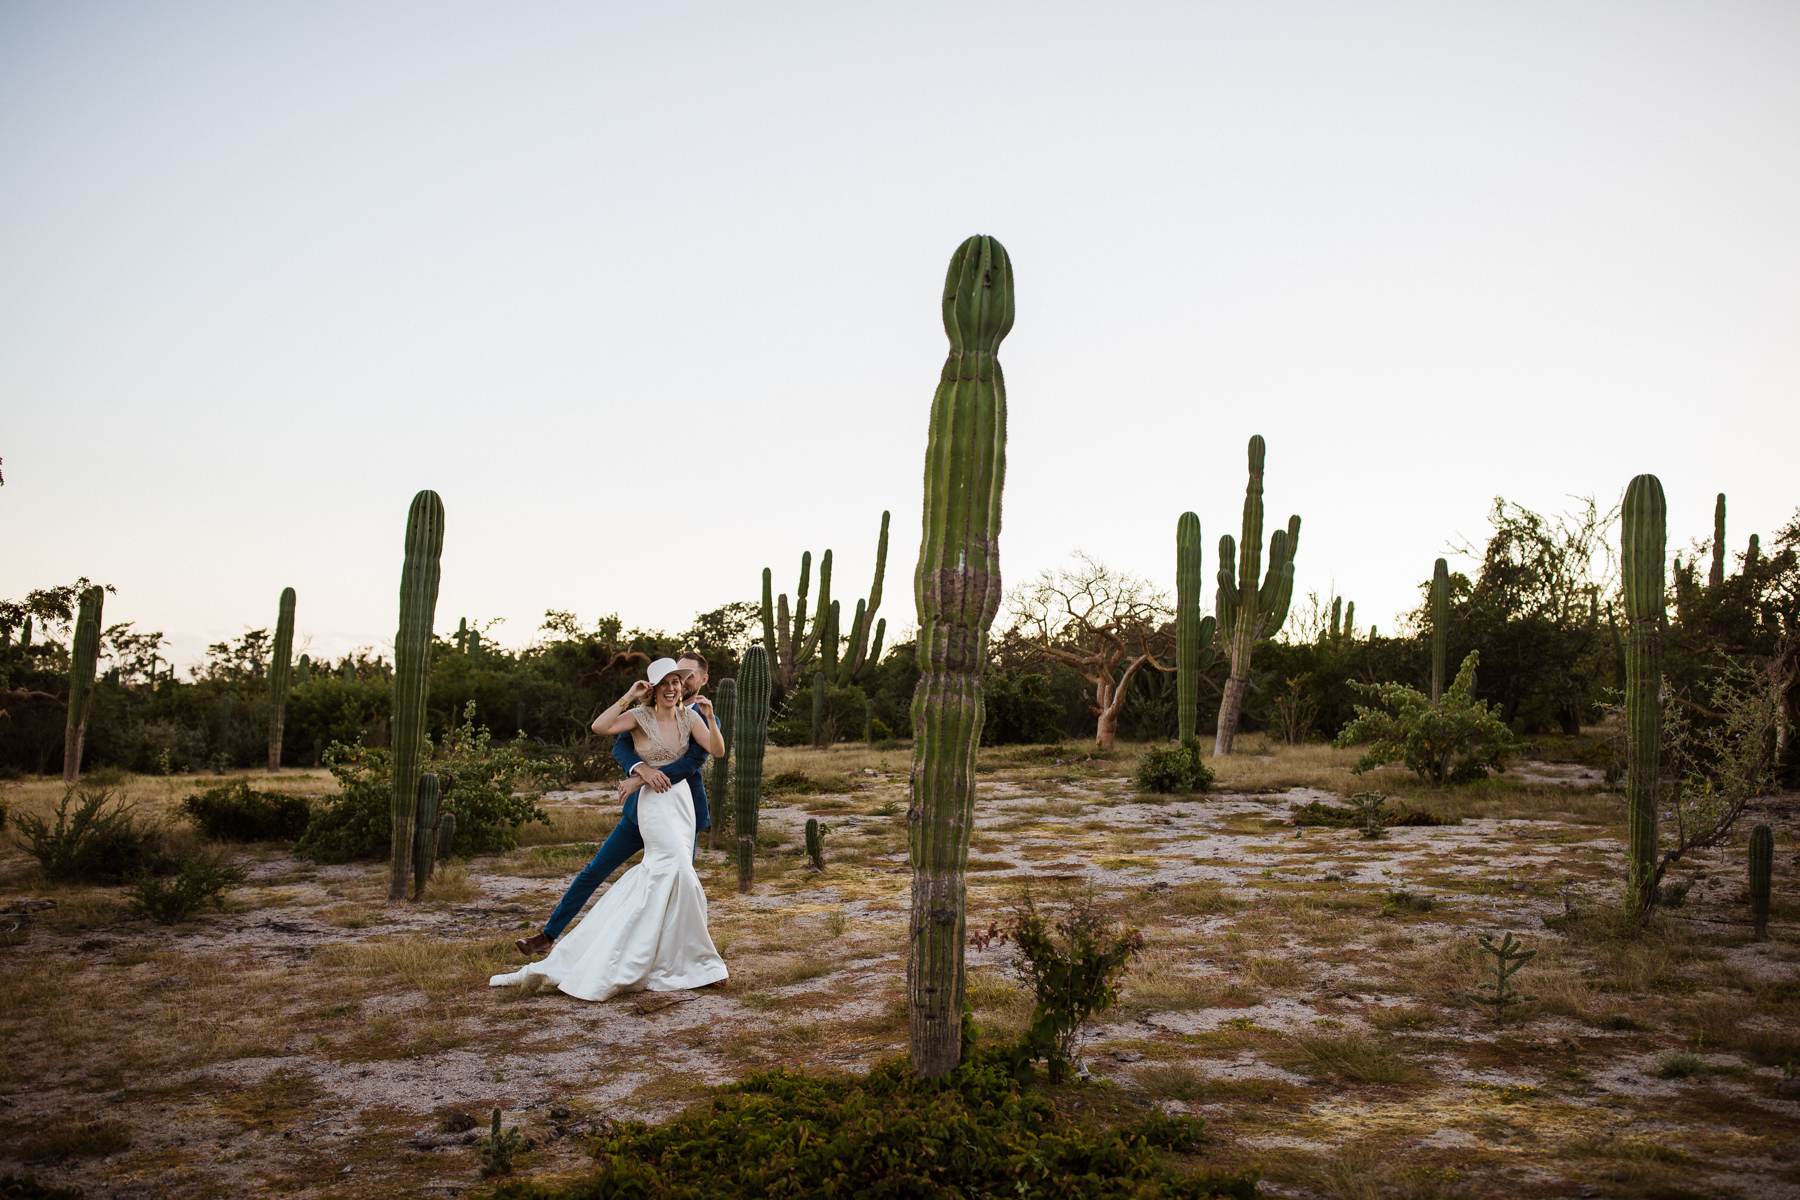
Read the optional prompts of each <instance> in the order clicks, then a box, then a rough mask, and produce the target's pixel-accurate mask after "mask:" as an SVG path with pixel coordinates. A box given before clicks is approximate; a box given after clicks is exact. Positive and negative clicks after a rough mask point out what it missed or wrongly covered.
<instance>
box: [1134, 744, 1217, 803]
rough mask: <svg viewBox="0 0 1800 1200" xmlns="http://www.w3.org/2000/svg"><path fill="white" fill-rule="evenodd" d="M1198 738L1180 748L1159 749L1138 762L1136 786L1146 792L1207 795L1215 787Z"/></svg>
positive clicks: (1152, 750)
mask: <svg viewBox="0 0 1800 1200" xmlns="http://www.w3.org/2000/svg"><path fill="white" fill-rule="evenodd" d="M1203 753H1204V749H1203V747H1202V746H1201V744H1200V739H1199V738H1189V739H1188V740H1187V741H1185V742H1183V743H1181V744H1180V745H1179V746H1157V747H1154V748H1153V749H1151V750H1150V751H1148V752H1147V753H1146V754H1145V755H1144V757H1142V758H1140V759H1138V765H1137V785H1138V787H1139V788H1141V789H1142V790H1144V791H1146V792H1204V791H1206V790H1207V789H1208V788H1210V787H1211V786H1212V782H1213V773H1212V768H1211V767H1208V766H1207V765H1206V761H1205V759H1203V758H1202V757H1201V755H1202V754H1203Z"/></svg>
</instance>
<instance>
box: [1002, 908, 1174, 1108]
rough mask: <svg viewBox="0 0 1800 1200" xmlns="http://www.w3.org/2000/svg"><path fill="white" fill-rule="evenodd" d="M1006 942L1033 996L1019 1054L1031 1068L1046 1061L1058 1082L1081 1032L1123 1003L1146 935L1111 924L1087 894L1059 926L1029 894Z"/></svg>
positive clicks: (1016, 913) (1061, 918) (1008, 928)
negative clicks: (1122, 994) (1121, 987)
mask: <svg viewBox="0 0 1800 1200" xmlns="http://www.w3.org/2000/svg"><path fill="white" fill-rule="evenodd" d="M1004 936H1005V938H1006V939H1007V940H1009V941H1011V942H1012V944H1013V946H1014V948H1015V953H1014V955H1013V959H1012V964H1011V965H1012V968H1013V970H1014V971H1015V972H1017V973H1018V975H1019V977H1020V978H1021V979H1023V980H1024V981H1025V982H1026V983H1027V984H1029V985H1030V986H1031V991H1032V995H1033V997H1034V1004H1033V1007H1032V1010H1031V1020H1030V1021H1029V1022H1028V1023H1027V1025H1026V1027H1025V1033H1024V1036H1023V1037H1021V1038H1020V1040H1019V1047H1018V1053H1019V1055H1020V1057H1021V1058H1022V1059H1024V1060H1026V1061H1034V1060H1040V1059H1041V1060H1042V1061H1043V1062H1044V1064H1045V1066H1046V1068H1047V1069H1048V1071H1049V1074H1050V1079H1051V1081H1052V1082H1056V1081H1059V1080H1061V1079H1062V1078H1063V1077H1064V1076H1065V1075H1066V1074H1067V1073H1068V1069H1069V1067H1070V1065H1071V1064H1073V1062H1074V1057H1075V1039H1076V1037H1077V1036H1079V1034H1080V1032H1081V1027H1082V1026H1083V1025H1084V1024H1086V1023H1087V1020H1088V1018H1090V1017H1092V1016H1093V1015H1094V1014H1095V1013H1099V1012H1103V1011H1105V1010H1106V1009H1107V1008H1110V1007H1111V1006H1112V1003H1113V1001H1115V1000H1117V999H1118V998H1119V984H1120V983H1121V982H1122V981H1123V980H1124V978H1125V972H1126V970H1127V969H1128V968H1129V967H1130V965H1131V960H1132V959H1133V958H1134V957H1136V955H1137V952H1138V951H1139V950H1141V949H1143V947H1144V935H1143V934H1141V933H1139V932H1138V931H1137V930H1136V929H1132V928H1126V927H1120V926H1117V925H1115V924H1113V922H1112V921H1111V920H1109V919H1108V918H1107V917H1106V915H1105V914H1104V913H1102V912H1101V911H1100V909H1099V908H1098V907H1096V905H1095V903H1094V896H1093V893H1092V892H1091V891H1089V892H1083V893H1080V894H1079V895H1077V896H1074V897H1072V898H1071V899H1070V900H1069V901H1068V902H1067V904H1066V905H1065V906H1064V908H1063V911H1062V913H1061V914H1060V915H1058V916H1057V917H1055V918H1054V919H1050V918H1046V917H1045V916H1044V915H1043V914H1042V913H1041V912H1039V911H1038V909H1037V906H1036V904H1035V903H1034V902H1033V901H1032V899H1031V896H1030V895H1029V894H1027V895H1026V896H1025V897H1024V898H1023V899H1022V900H1021V901H1020V902H1019V904H1018V906H1017V907H1016V908H1015V909H1014V910H1013V913H1012V915H1011V917H1010V918H1009V919H1008V922H1007V925H1006V928H1005V931H1004Z"/></svg>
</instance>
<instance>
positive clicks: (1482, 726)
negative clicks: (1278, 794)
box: [1337, 651, 1513, 784]
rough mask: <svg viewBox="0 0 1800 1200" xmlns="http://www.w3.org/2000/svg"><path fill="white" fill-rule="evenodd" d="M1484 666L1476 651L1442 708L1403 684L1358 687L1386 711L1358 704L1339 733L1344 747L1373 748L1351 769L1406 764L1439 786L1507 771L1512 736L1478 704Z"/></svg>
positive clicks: (1458, 674)
mask: <svg viewBox="0 0 1800 1200" xmlns="http://www.w3.org/2000/svg"><path fill="white" fill-rule="evenodd" d="M1479 661H1480V655H1479V654H1477V653H1476V652H1474V651H1470V652H1469V656H1468V657H1467V658H1465V659H1463V661H1462V666H1461V667H1460V668H1458V670H1457V672H1456V680H1455V682H1454V683H1452V684H1451V685H1450V686H1449V687H1448V688H1446V689H1444V696H1443V699H1442V701H1441V702H1439V703H1437V704H1433V703H1432V702H1431V697H1430V696H1427V695H1426V694H1425V693H1424V692H1421V691H1419V690H1418V689H1417V688H1412V687H1408V686H1406V685H1405V684H1403V683H1377V684H1357V685H1356V688H1357V690H1358V691H1359V692H1360V693H1361V694H1363V695H1365V696H1368V697H1371V698H1372V699H1374V700H1375V701H1376V702H1377V703H1378V704H1380V705H1382V706H1384V707H1381V708H1376V707H1370V706H1365V705H1361V704H1359V705H1357V706H1356V718H1355V719H1354V720H1352V721H1351V722H1350V723H1349V724H1348V725H1346V726H1344V728H1343V730H1342V731H1341V732H1340V733H1339V734H1338V736H1337V744H1338V745H1339V746H1353V745H1357V744H1359V743H1364V742H1366V743H1368V749H1367V750H1365V751H1364V752H1363V756H1362V757H1361V758H1360V759H1358V760H1357V762H1356V765H1355V766H1354V767H1352V768H1351V769H1352V770H1354V771H1358V772H1362V771H1367V770H1370V769H1372V768H1374V767H1379V766H1383V765H1385V764H1387V763H1393V762H1399V763H1405V764H1406V766H1408V767H1409V768H1411V769H1412V771H1413V773H1414V774H1415V775H1418V776H1419V777H1420V778H1421V779H1425V780H1428V781H1430V782H1432V783H1436V784H1445V783H1466V782H1469V781H1471V780H1476V779H1481V778H1483V777H1485V776H1486V775H1487V773H1488V772H1489V771H1500V770H1504V769H1505V758H1506V754H1507V753H1508V752H1509V751H1510V750H1511V749H1512V747H1513V740H1512V732H1511V731H1510V730H1508V729H1507V727H1506V725H1505V724H1504V723H1503V722H1502V721H1501V720H1500V718H1499V716H1498V715H1497V714H1496V712H1495V710H1494V709H1493V708H1491V707H1490V706H1488V705H1486V704H1483V703H1482V702H1481V701H1479V700H1477V699H1475V667H1476V664H1477V663H1478V662H1479Z"/></svg>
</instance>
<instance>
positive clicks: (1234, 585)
mask: <svg viewBox="0 0 1800 1200" xmlns="http://www.w3.org/2000/svg"><path fill="white" fill-rule="evenodd" d="M1265 453H1266V447H1265V446H1264V444H1263V439H1262V435H1261V434H1257V435H1255V436H1253V437H1252V438H1251V439H1250V455H1249V456H1250V482H1249V484H1248V485H1247V486H1246V487H1245V489H1244V522H1243V543H1242V545H1241V546H1240V545H1238V544H1236V543H1234V542H1233V541H1232V540H1231V535H1230V534H1226V535H1225V536H1224V537H1222V538H1220V539H1219V591H1218V595H1217V597H1216V598H1215V608H1216V609H1217V611H1218V621H1219V636H1220V637H1222V638H1224V640H1225V646H1226V648H1227V649H1228V650H1229V652H1230V654H1231V675H1230V677H1229V678H1227V679H1226V680H1225V694H1224V695H1223V696H1221V697H1220V698H1219V725H1218V731H1217V733H1216V734H1215V735H1214V737H1213V755H1214V757H1218V756H1220V755H1224V754H1230V753H1231V743H1232V739H1234V738H1235V737H1236V736H1237V727H1238V720H1239V718H1240V717H1241V716H1242V715H1243V711H1244V694H1245V693H1246V692H1248V691H1249V690H1250V658H1251V656H1252V655H1253V654H1254V653H1255V652H1256V643H1258V642H1260V641H1262V640H1263V639H1264V638H1269V637H1273V636H1275V631H1276V630H1278V629H1280V628H1281V623H1282V622H1283V621H1285V620H1287V611H1288V602H1289V601H1290V600H1292V599H1293V597H1294V554H1295V552H1296V551H1298V550H1299V548H1300V518H1299V517H1289V518H1288V526H1287V529H1286V530H1280V529H1277V530H1276V531H1275V532H1274V533H1273V534H1272V535H1270V537H1269V573H1268V575H1267V576H1264V574H1263V569H1262V530H1263V457H1264V455H1265ZM1240 555H1241V559H1240ZM1234 566H1235V568H1236V570H1235V571H1234V570H1233V568H1234Z"/></svg>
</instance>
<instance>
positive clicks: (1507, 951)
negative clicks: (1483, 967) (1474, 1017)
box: [1476, 930, 1537, 1021]
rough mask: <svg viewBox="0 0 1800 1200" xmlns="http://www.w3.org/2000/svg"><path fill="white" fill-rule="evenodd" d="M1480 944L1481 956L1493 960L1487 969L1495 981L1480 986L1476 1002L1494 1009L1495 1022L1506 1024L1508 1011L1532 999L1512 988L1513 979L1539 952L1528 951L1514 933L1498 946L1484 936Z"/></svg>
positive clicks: (1499, 942)
mask: <svg viewBox="0 0 1800 1200" xmlns="http://www.w3.org/2000/svg"><path fill="white" fill-rule="evenodd" d="M1480 944H1481V950H1482V952H1483V953H1484V954H1487V955H1488V956H1489V958H1490V959H1491V960H1492V961H1491V962H1490V963H1489V964H1488V967H1489V969H1491V971H1492V972H1493V981H1492V982H1483V983H1481V984H1480V985H1479V987H1478V989H1477V993H1476V998H1477V999H1479V1000H1480V1001H1481V1002H1482V1003H1483V1004H1488V1005H1492V1006H1493V1009H1494V1020H1496V1021H1499V1020H1503V1019H1504V1018H1505V1016H1506V1010H1507V1009H1509V1008H1511V1007H1513V1006H1514V1005H1516V1004H1523V1003H1524V1002H1525V1001H1527V1000H1530V999H1532V997H1530V996H1527V995H1525V994H1523V993H1522V992H1520V991H1519V990H1518V989H1517V988H1515V987H1513V982H1512V978H1513V976H1514V975H1517V974H1518V973H1519V971H1520V970H1521V969H1522V968H1523V967H1524V966H1525V964H1526V963H1528V962H1530V961H1531V960H1532V959H1534V958H1536V957H1537V951H1536V950H1527V949H1525V948H1524V944H1523V943H1521V942H1520V941H1518V939H1516V938H1514V937H1513V935H1512V931H1511V930H1508V931H1507V932H1506V935H1505V936H1504V937H1503V938H1502V939H1501V940H1500V941H1498V942H1496V941H1495V940H1494V937H1493V935H1492V934H1488V933H1484V934H1482V935H1481V938H1480Z"/></svg>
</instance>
